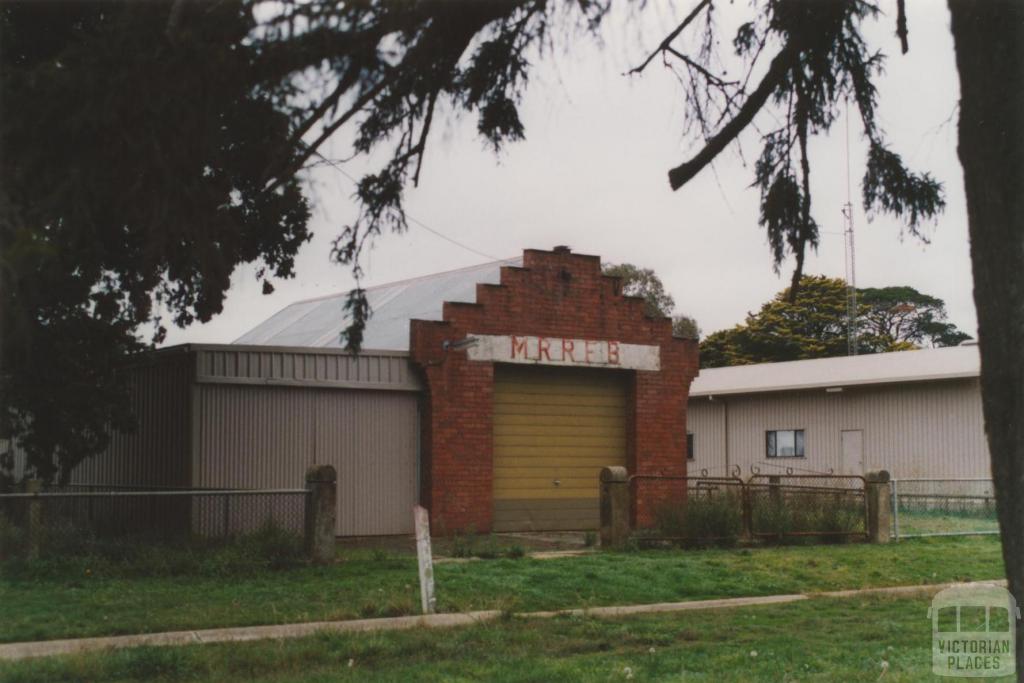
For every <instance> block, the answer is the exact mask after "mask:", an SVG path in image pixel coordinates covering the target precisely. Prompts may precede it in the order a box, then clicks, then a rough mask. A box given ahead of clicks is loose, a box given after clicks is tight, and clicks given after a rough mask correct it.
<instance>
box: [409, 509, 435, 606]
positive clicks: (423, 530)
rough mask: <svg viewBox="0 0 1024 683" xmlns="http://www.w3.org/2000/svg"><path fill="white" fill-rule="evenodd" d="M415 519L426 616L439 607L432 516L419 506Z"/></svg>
mask: <svg viewBox="0 0 1024 683" xmlns="http://www.w3.org/2000/svg"><path fill="white" fill-rule="evenodd" d="M413 519H414V521H415V523H416V559H417V560H419V565H420V601H421V602H422V604H423V613H424V614H433V613H434V607H435V606H436V605H437V598H435V597H434V558H433V556H432V555H431V552H430V516H429V514H428V513H427V510H426V508H424V507H423V506H421V505H417V506H416V507H414V508H413Z"/></svg>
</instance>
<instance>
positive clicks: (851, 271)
mask: <svg viewBox="0 0 1024 683" xmlns="http://www.w3.org/2000/svg"><path fill="white" fill-rule="evenodd" d="M843 238H844V240H843V241H844V251H845V257H846V258H845V260H846V264H845V267H846V355H847V356H856V355H857V261H856V258H855V257H854V253H853V202H852V201H851V200H850V100H849V98H847V100H846V204H845V205H843Z"/></svg>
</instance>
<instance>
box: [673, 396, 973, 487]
mask: <svg viewBox="0 0 1024 683" xmlns="http://www.w3.org/2000/svg"><path fill="white" fill-rule="evenodd" d="M776 429H803V430H804V439H805V454H806V457H804V458H774V459H768V458H765V457H764V453H765V431H766V430H776ZM687 430H688V431H689V432H692V433H693V434H694V453H695V457H694V459H693V460H692V461H690V464H689V468H690V471H691V472H692V473H699V472H700V470H701V469H703V468H706V469H707V470H708V471H709V473H711V474H721V473H723V472H725V471H726V467H727V465H728V466H729V467H731V466H733V465H739V466H740V467H741V468H742V470H743V477H744V478H746V477H748V476H749V475H750V472H751V470H750V467H751V466H752V465H753V466H757V467H760V468H761V471H762V472H764V473H771V472H774V471H779V470H780V469H781V468H785V467H793V468H794V470H797V471H799V468H802V469H808V470H815V471H827V470H828V469H829V468H832V469H834V470H835V471H836V472H840V471H842V470H843V469H844V468H843V463H842V457H841V453H842V451H841V441H840V439H841V435H840V433H841V432H842V431H843V430H862V431H863V444H864V446H863V448H864V468H865V469H867V470H876V469H886V470H889V472H890V473H891V474H892V475H893V476H895V477H906V478H911V477H988V476H990V465H989V456H988V447H987V444H986V441H985V432H984V425H983V421H982V413H981V391H980V385H979V382H978V380H976V379H971V380H948V381H934V382H917V383H913V384H909V383H908V384H901V385H891V386H878V387H858V388H846V389H844V391H842V392H841V393H826V392H825V391H823V390H816V391H797V392H785V393H763V394H750V395H742V396H728V397H718V398H715V399H714V400H711V401H709V400H708V399H707V398H693V399H691V400H690V402H689V407H688V413H687ZM727 451H728V455H727ZM846 469H849V467H847V468H846Z"/></svg>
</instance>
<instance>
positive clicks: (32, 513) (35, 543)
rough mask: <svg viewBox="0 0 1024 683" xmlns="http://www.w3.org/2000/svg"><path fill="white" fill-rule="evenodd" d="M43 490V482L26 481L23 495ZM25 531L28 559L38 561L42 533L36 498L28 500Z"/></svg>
mask: <svg viewBox="0 0 1024 683" xmlns="http://www.w3.org/2000/svg"><path fill="white" fill-rule="evenodd" d="M42 490H43V482H42V481H40V480H39V479H28V480H26V481H25V493H39V492H40V491H42ZM25 521H26V525H25V526H26V529H27V530H28V559H30V560H38V559H39V546H40V544H41V540H42V539H41V538H40V536H42V533H43V511H42V505H41V503H40V502H39V499H38V498H29V499H28V519H26V520H25Z"/></svg>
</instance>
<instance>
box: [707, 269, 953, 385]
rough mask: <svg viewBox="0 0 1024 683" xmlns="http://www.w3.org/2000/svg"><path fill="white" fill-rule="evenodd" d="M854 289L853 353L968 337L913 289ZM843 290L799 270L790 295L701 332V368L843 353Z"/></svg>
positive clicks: (936, 303) (935, 302) (839, 283)
mask: <svg viewBox="0 0 1024 683" xmlns="http://www.w3.org/2000/svg"><path fill="white" fill-rule="evenodd" d="M858 291H859V294H860V296H859V297H858V319H857V333H858V338H857V353H862V354H868V353H881V352H884V351H905V350H910V349H915V348H918V347H919V346H920V345H922V344H930V345H935V346H940V345H955V344H956V343H959V342H960V341H963V339H966V338H969V337H968V336H967V335H966V334H964V333H962V332H960V331H959V330H957V328H956V326H955V325H952V324H951V323H948V322H946V321H945V318H946V311H945V304H944V303H943V302H942V300H941V299H937V298H935V297H932V296H928V295H927V294H921V293H920V292H918V291H917V290H915V289H913V288H912V287H885V288H881V289H865V290H858ZM846 295H847V291H846V283H845V282H843V280H841V279H838V278H829V277H825V276H822V275H807V276H804V277H803V278H801V280H800V287H799V289H798V291H797V294H796V298H795V300H792V301H791V300H790V298H791V292H790V290H789V288H786V289H784V290H782V291H781V292H779V293H778V294H776V295H775V297H774V298H773V299H772V300H771V301H769V302H768V303H766V304H764V305H763V306H761V309H760V310H759V311H758V312H757V313H751V314H748V315H747V318H746V321H745V322H744V323H743V324H742V325H736V326H735V327H732V328H729V329H726V330H719V331H718V332H715V333H713V334H710V335H708V336H707V337H706V338H705V339H704V341H703V342H702V343H701V347H700V351H701V367H705V368H714V367H721V366H726V365H747V364H750V363H775V362H781V361H788V360H804V359H807V358H829V357H833V356H843V355H846V353H847V324H846ZM945 342H950V343H949V344H946V343H945Z"/></svg>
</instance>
